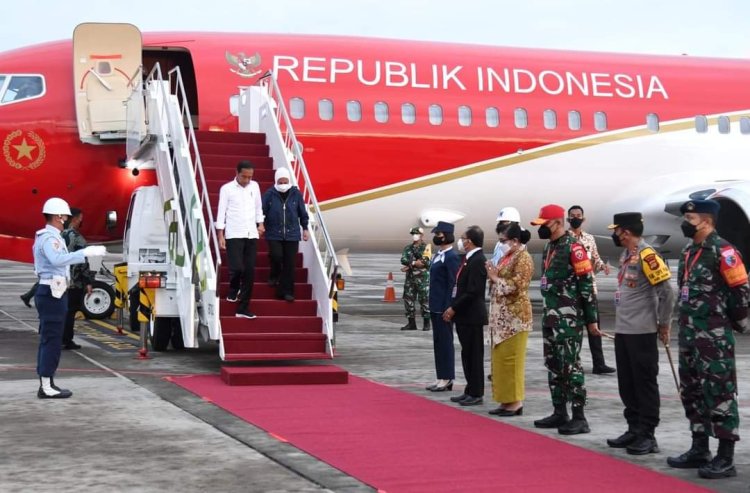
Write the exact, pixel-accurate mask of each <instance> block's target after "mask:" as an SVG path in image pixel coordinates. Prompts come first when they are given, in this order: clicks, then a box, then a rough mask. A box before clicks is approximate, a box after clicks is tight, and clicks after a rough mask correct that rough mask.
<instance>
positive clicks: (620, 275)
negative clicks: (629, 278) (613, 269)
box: [617, 252, 633, 288]
mask: <svg viewBox="0 0 750 493" xmlns="http://www.w3.org/2000/svg"><path fill="white" fill-rule="evenodd" d="M632 256H633V254H632V253H630V252H628V256H627V258H626V259H625V260H624V261H623V263H622V265H620V272H618V273H617V287H618V288H619V287H620V286H622V280H623V278H624V277H625V271H627V270H628V264H629V263H630V259H631V257H632Z"/></svg>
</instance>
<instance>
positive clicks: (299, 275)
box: [219, 241, 307, 284]
mask: <svg viewBox="0 0 750 493" xmlns="http://www.w3.org/2000/svg"><path fill="white" fill-rule="evenodd" d="M261 243H265V242H264V241H259V242H258V250H260V245H261ZM270 276H271V268H270V267H256V268H255V279H254V282H266V281H268V278H269V277H270ZM219 279H220V280H221V281H224V282H226V281H229V266H228V265H227V264H224V263H222V264H221V267H219ZM306 282H307V268H305V267H300V268H297V269H295V271H294V283H295V284H297V283H306Z"/></svg>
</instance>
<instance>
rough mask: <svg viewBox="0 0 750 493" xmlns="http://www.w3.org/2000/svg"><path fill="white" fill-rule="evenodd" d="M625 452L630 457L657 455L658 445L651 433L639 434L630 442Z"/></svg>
mask: <svg viewBox="0 0 750 493" xmlns="http://www.w3.org/2000/svg"><path fill="white" fill-rule="evenodd" d="M625 451H626V452H627V453H629V454H630V455H646V454H658V453H659V444H657V443H656V437H655V436H654V432H653V431H647V432H643V433H639V434H638V436H636V438H635V440H633V442H631V443H630V444H629V445H628V446H627V447H625Z"/></svg>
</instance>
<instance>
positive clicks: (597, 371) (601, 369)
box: [594, 365, 617, 375]
mask: <svg viewBox="0 0 750 493" xmlns="http://www.w3.org/2000/svg"><path fill="white" fill-rule="evenodd" d="M616 371H617V370H615V369H614V368H612V367H611V366H607V365H602V366H595V367H594V375H606V374H608V373H614V372H616Z"/></svg>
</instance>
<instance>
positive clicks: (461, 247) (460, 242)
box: [457, 238, 466, 253]
mask: <svg viewBox="0 0 750 493" xmlns="http://www.w3.org/2000/svg"><path fill="white" fill-rule="evenodd" d="M457 246H458V251H459V252H461V253H466V249H465V248H464V240H463V239H462V238H459V239H458V244H457Z"/></svg>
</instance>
